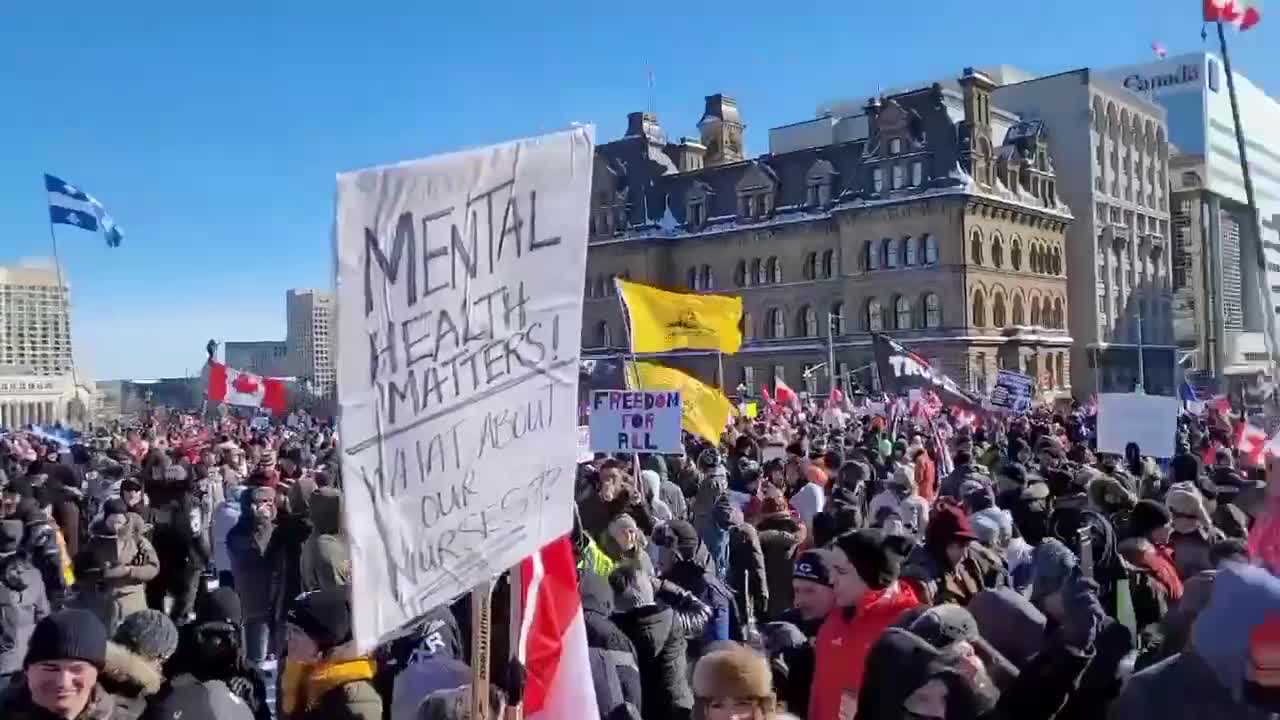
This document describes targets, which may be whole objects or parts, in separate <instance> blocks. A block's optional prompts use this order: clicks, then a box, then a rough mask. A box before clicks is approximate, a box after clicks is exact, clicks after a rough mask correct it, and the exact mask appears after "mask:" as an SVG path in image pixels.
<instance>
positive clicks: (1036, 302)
mask: <svg viewBox="0 0 1280 720" xmlns="http://www.w3.org/2000/svg"><path fill="white" fill-rule="evenodd" d="M1031 324H1032V325H1040V298H1038V297H1033V298H1031Z"/></svg>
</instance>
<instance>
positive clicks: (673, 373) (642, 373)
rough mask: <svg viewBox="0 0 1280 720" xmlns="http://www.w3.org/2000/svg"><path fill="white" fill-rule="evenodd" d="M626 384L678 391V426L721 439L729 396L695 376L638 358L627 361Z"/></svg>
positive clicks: (641, 388) (633, 386) (715, 440)
mask: <svg viewBox="0 0 1280 720" xmlns="http://www.w3.org/2000/svg"><path fill="white" fill-rule="evenodd" d="M627 385H628V386H629V387H630V389H632V390H678V391H680V426H681V427H682V428H684V429H685V430H688V431H689V432H691V433H693V434H694V435H698V436H700V437H703V438H706V439H707V440H709V441H711V442H719V441H720V433H722V432H724V426H725V424H727V423H728V422H729V408H730V403H729V398H727V397H725V396H724V393H722V392H720V391H719V390H717V389H715V388H713V387H711V386H710V385H707V384H705V383H703V382H701V381H699V380H698V379H697V378H694V377H691V376H689V375H686V374H685V373H683V372H681V371H679V370H676V369H675V368H669V367H665V366H663V365H658V364H656V363H651V362H644V361H643V360H637V361H636V362H633V363H627Z"/></svg>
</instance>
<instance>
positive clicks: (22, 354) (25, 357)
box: [0, 265, 71, 377]
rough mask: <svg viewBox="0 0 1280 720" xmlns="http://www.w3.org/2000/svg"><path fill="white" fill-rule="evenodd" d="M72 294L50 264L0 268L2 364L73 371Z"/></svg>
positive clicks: (35, 371) (41, 372)
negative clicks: (45, 265) (47, 265)
mask: <svg viewBox="0 0 1280 720" xmlns="http://www.w3.org/2000/svg"><path fill="white" fill-rule="evenodd" d="M69 308H70V294H69V291H68V288H67V286H66V285H65V284H63V283H60V282H59V281H58V272H57V270H55V269H54V268H52V267H47V268H46V267H38V266H34V265H17V266H13V265H10V266H0V366H4V367H13V368H17V369H19V370H21V371H22V372H23V373H25V374H30V375H36V376H46V377H47V376H54V375H65V374H68V373H70V372H71V314H70V309H69Z"/></svg>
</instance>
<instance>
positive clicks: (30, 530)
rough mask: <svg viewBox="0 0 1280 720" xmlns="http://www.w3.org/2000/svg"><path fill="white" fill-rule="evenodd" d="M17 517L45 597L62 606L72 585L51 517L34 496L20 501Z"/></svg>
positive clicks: (27, 552) (24, 545) (25, 549)
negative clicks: (65, 573) (67, 575)
mask: <svg viewBox="0 0 1280 720" xmlns="http://www.w3.org/2000/svg"><path fill="white" fill-rule="evenodd" d="M15 517H16V518H17V519H18V520H21V521H22V524H23V527H24V528H25V530H24V538H23V542H22V551H23V553H24V554H25V555H26V557H27V559H29V560H30V561H31V564H32V565H34V566H35V567H36V569H37V570H39V571H40V577H41V578H43V579H44V591H45V596H46V597H47V598H48V599H49V607H50V608H52V609H55V610H56V609H57V608H59V607H62V604H63V602H64V601H65V599H66V597H67V592H68V591H69V590H70V588H68V587H67V583H66V581H65V580H64V579H63V574H62V548H60V547H58V532H57V529H56V528H55V527H54V525H53V523H52V522H50V520H49V516H48V515H47V514H46V513H45V512H44V510H42V509H41V508H40V505H39V503H37V502H36V501H35V500H34V499H32V498H25V499H23V500H22V501H20V502H19V503H18V508H17V510H16V511H15Z"/></svg>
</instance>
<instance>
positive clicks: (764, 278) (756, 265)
mask: <svg viewBox="0 0 1280 720" xmlns="http://www.w3.org/2000/svg"><path fill="white" fill-rule="evenodd" d="M749 277H750V278H753V279H748V280H747V284H748V285H752V284H755V285H764V284H765V283H767V282H769V276H768V275H765V268H764V263H762V262H760V258H753V259H752V260H751V273H750V275H749Z"/></svg>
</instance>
